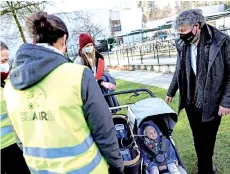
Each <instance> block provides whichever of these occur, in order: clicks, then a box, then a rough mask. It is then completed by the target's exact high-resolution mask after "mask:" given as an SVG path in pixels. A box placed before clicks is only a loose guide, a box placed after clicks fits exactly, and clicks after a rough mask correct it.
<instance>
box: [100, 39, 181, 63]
mask: <svg viewBox="0 0 230 174" xmlns="http://www.w3.org/2000/svg"><path fill="white" fill-rule="evenodd" d="M175 52H176V48H175V40H166V41H149V42H144V43H134V44H125V45H120V46H118V47H115V48H113V49H112V52H109V54H104V56H105V57H106V58H107V59H108V60H109V64H110V65H111V64H112V61H113V63H114V60H115V59H116V60H117V64H118V65H119V64H120V62H121V61H123V62H124V61H126V63H128V64H129V65H130V64H131V62H132V61H134V60H135V61H137V60H139V61H140V63H141V64H143V60H144V59H151V58H152V59H156V60H157V63H158V64H159V63H160V58H161V57H167V58H171V57H175Z"/></svg>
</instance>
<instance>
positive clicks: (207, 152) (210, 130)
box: [186, 107, 221, 174]
mask: <svg viewBox="0 0 230 174" xmlns="http://www.w3.org/2000/svg"><path fill="white" fill-rule="evenodd" d="M186 112H187V116H188V120H189V123H190V127H191V129H192V133H193V139H194V146H195V150H196V154H197V158H198V170H199V172H198V173H199V174H212V173H213V168H212V156H213V153H214V147H215V142H216V135H217V132H218V128H219V125H220V122H221V117H220V116H218V114H216V116H215V118H214V120H212V121H209V122H202V112H199V111H197V110H196V109H195V108H194V107H187V108H186Z"/></svg>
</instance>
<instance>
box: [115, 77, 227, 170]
mask: <svg viewBox="0 0 230 174" xmlns="http://www.w3.org/2000/svg"><path fill="white" fill-rule="evenodd" d="M136 88H148V89H150V90H151V91H152V92H153V93H154V94H155V95H156V97H159V98H162V99H164V98H165V95H166V90H165V89H162V88H157V87H152V86H148V85H143V84H138V83H133V82H128V81H123V80H117V91H121V90H128V89H136ZM147 96H148V95H145V94H143V95H141V96H139V97H132V98H131V99H130V98H129V97H130V95H127V94H126V95H119V96H118V100H119V102H120V104H121V105H124V104H126V103H134V102H136V101H138V100H140V99H143V98H146V97H147ZM170 106H171V107H172V108H173V109H174V110H175V111H177V108H178V96H176V97H175V98H174V99H173V102H172V103H171V104H170ZM123 112H124V111H123ZM173 138H174V141H175V143H176V146H177V148H178V150H179V153H180V156H181V158H182V161H183V162H184V164H185V167H186V169H187V172H188V174H193V173H195V172H196V171H197V168H196V163H197V158H196V154H195V149H194V146H193V139H192V133H191V130H190V127H189V123H188V120H187V117H186V113H185V111H184V110H183V111H182V112H181V113H180V116H179V121H178V123H177V124H176V127H175V129H174V133H173ZM214 163H215V164H216V165H217V167H218V172H219V173H220V174H230V116H225V117H223V119H222V122H221V126H220V128H219V131H218V135H217V141H216V146H215V154H214Z"/></svg>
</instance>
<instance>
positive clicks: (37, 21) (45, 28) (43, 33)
mask: <svg viewBox="0 0 230 174" xmlns="http://www.w3.org/2000/svg"><path fill="white" fill-rule="evenodd" d="M26 23H27V27H28V29H29V32H30V34H31V35H32V38H33V39H34V40H35V42H36V43H48V44H50V45H53V44H54V43H56V42H57V40H58V39H59V38H61V37H63V36H64V35H65V34H66V35H67V38H68V30H67V27H66V25H65V23H64V22H63V21H62V20H61V19H60V18H59V17H57V16H54V15H48V14H47V13H45V12H38V13H35V14H34V15H32V16H31V17H29V18H28V20H27V22H26Z"/></svg>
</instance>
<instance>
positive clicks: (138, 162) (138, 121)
mask: <svg viewBox="0 0 230 174" xmlns="http://www.w3.org/2000/svg"><path fill="white" fill-rule="evenodd" d="M140 92H146V93H148V94H149V95H150V96H151V97H150V98H146V99H142V100H140V101H138V102H135V103H132V104H128V105H123V106H119V107H114V108H110V110H113V109H122V108H127V111H128V112H127V115H122V114H121V115H120V114H115V115H113V121H114V125H115V128H116V130H117V137H118V142H119V146H120V151H121V154H122V157H123V159H124V166H125V170H124V173H125V174H152V173H154V172H155V173H154V174H156V173H160V174H170V173H173V174H179V173H180V174H187V172H186V171H185V169H184V168H183V162H182V160H181V158H180V155H179V153H178V151H177V149H176V147H175V145H174V142H173V139H172V136H171V134H172V132H173V129H174V126H175V124H176V122H177V114H176V113H175V111H173V110H172V108H170V107H169V106H168V105H167V104H166V103H165V101H164V100H162V99H160V98H156V97H155V96H154V94H153V93H152V92H151V91H150V90H148V89H134V90H128V91H119V92H114V93H111V94H106V95H104V96H105V97H108V96H113V95H121V94H128V93H133V95H132V96H134V97H136V96H139V95H140ZM154 131H155V132H154ZM161 132H162V133H161ZM156 133H157V135H156ZM153 134H154V135H153ZM156 136H157V138H156ZM146 145H147V147H150V149H147V147H146ZM155 146H156V147H155ZM153 148H154V149H153ZM175 166H176V167H175ZM146 169H147V170H146ZM154 169H155V171H154ZM156 169H157V170H156Z"/></svg>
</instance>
